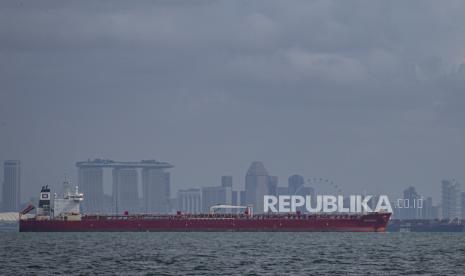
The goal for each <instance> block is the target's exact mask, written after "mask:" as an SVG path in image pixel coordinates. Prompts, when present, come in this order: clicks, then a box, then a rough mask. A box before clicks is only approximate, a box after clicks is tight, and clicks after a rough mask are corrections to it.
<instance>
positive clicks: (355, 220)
mask: <svg viewBox="0 0 465 276" xmlns="http://www.w3.org/2000/svg"><path fill="white" fill-rule="evenodd" d="M389 217H390V214H376V213H375V214H367V215H358V216H279V217H275V216H256V217H241V216H235V217H228V216H224V217H222V216H215V217H208V216H207V217H202V216H164V217H162V216H159V217H150V216H90V217H83V219H82V220H80V221H65V220H35V219H30V220H21V221H20V224H19V230H20V232H228V231H231V232H236V231H237V232H384V231H385V230H386V225H387V222H388V221H389Z"/></svg>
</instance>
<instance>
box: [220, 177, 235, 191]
mask: <svg viewBox="0 0 465 276" xmlns="http://www.w3.org/2000/svg"><path fill="white" fill-rule="evenodd" d="M221 186H223V187H231V188H232V186H233V177H232V176H227V175H225V176H222V177H221Z"/></svg>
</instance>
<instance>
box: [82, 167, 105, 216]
mask: <svg viewBox="0 0 465 276" xmlns="http://www.w3.org/2000/svg"><path fill="white" fill-rule="evenodd" d="M78 183H79V189H80V190H81V191H82V193H84V196H85V199H86V200H84V201H83V202H82V203H83V204H82V209H83V210H84V211H85V212H87V213H104V212H106V211H107V210H105V209H106V208H105V207H106V206H105V199H104V196H103V169H102V168H98V167H80V168H79V172H78Z"/></svg>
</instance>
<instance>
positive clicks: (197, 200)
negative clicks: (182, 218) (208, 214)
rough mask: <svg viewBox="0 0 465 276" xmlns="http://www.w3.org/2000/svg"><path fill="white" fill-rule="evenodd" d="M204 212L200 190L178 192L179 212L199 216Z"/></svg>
mask: <svg viewBox="0 0 465 276" xmlns="http://www.w3.org/2000/svg"><path fill="white" fill-rule="evenodd" d="M201 210H202V201H201V194H200V189H188V190H179V191H178V211H181V212H183V213H189V214H199V213H201Z"/></svg>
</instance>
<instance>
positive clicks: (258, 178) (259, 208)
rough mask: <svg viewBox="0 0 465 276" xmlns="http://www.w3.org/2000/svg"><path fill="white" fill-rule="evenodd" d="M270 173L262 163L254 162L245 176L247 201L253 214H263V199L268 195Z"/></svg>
mask: <svg viewBox="0 0 465 276" xmlns="http://www.w3.org/2000/svg"><path fill="white" fill-rule="evenodd" d="M268 183H269V178H268V172H267V171H266V169H265V167H264V166H263V163H262V162H257V161H256V162H253V163H252V165H250V167H249V170H248V171H247V174H246V176H245V200H246V203H247V204H248V205H252V207H253V212H255V213H263V207H264V206H263V199H264V196H265V195H267V194H268V185H269V184H268Z"/></svg>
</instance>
